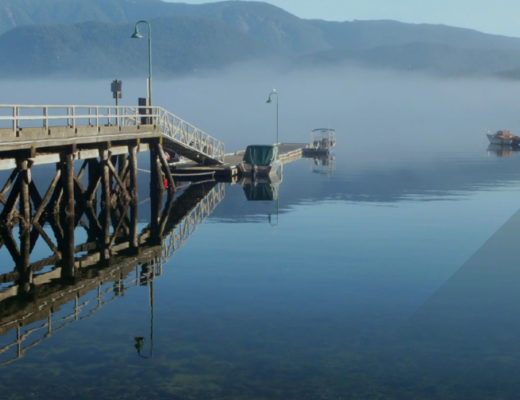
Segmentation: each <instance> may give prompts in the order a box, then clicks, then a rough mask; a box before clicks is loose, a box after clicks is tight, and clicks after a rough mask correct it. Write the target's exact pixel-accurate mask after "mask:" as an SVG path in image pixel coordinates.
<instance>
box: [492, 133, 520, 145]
mask: <svg viewBox="0 0 520 400" xmlns="http://www.w3.org/2000/svg"><path fill="white" fill-rule="evenodd" d="M486 136H487V138H488V139H489V143H490V144H494V145H500V146H520V137H518V136H515V135H513V134H512V133H511V132H509V131H508V130H500V131H496V132H495V133H487V134H486Z"/></svg>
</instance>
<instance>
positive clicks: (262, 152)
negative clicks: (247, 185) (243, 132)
mask: <svg viewBox="0 0 520 400" xmlns="http://www.w3.org/2000/svg"><path fill="white" fill-rule="evenodd" d="M238 169H239V171H240V173H241V174H242V176H250V177H252V178H253V179H254V178H256V177H271V176H275V175H279V174H280V171H281V169H282V162H281V161H280V160H279V159H278V145H276V144H254V145H249V146H247V147H246V150H245V152H244V157H243V158H242V161H241V162H240V164H238Z"/></svg>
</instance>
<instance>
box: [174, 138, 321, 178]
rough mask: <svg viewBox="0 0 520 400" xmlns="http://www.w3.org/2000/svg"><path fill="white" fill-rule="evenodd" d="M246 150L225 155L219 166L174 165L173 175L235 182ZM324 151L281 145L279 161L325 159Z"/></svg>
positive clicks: (308, 146) (297, 145) (188, 163)
mask: <svg viewBox="0 0 520 400" xmlns="http://www.w3.org/2000/svg"><path fill="white" fill-rule="evenodd" d="M244 153H245V150H239V151H236V152H234V153H228V154H225V155H224V162H223V163H222V164H218V165H201V164H196V163H194V162H192V161H189V160H188V161H186V162H183V161H181V162H177V163H172V164H171V167H172V175H173V176H174V178H177V179H181V180H182V179H188V180H189V179H192V178H194V179H196V178H197V177H203V176H207V177H208V178H211V177H213V176H214V178H216V179H217V180H233V178H235V177H238V175H239V173H240V171H239V168H238V165H239V164H240V163H241V162H242V158H243V157H244ZM323 154H324V153H323V151H316V150H315V149H313V148H312V147H311V146H310V145H309V144H308V143H280V144H279V145H278V159H279V160H280V161H281V162H282V164H287V163H290V162H292V161H296V160H299V159H301V158H313V157H323Z"/></svg>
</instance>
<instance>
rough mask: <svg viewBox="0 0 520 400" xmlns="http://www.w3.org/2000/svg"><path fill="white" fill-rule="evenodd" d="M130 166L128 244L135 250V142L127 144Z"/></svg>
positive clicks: (136, 239) (137, 246) (137, 199)
mask: <svg viewBox="0 0 520 400" xmlns="http://www.w3.org/2000/svg"><path fill="white" fill-rule="evenodd" d="M128 153H129V163H130V165H129V167H130V190H129V192H130V246H131V247H132V248H133V249H134V250H135V249H137V248H139V241H138V238H137V209H138V204H139V203H138V201H139V194H138V193H139V191H138V189H137V144H131V145H130V146H128Z"/></svg>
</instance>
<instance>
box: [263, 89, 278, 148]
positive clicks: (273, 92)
mask: <svg viewBox="0 0 520 400" xmlns="http://www.w3.org/2000/svg"><path fill="white" fill-rule="evenodd" d="M275 95H276V144H278V125H279V124H278V121H279V118H278V115H279V112H278V110H279V108H278V91H277V90H276V89H273V90H271V93H269V98H268V99H267V101H266V103H271V102H272V101H273V100H272V97H273V96H275Z"/></svg>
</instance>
